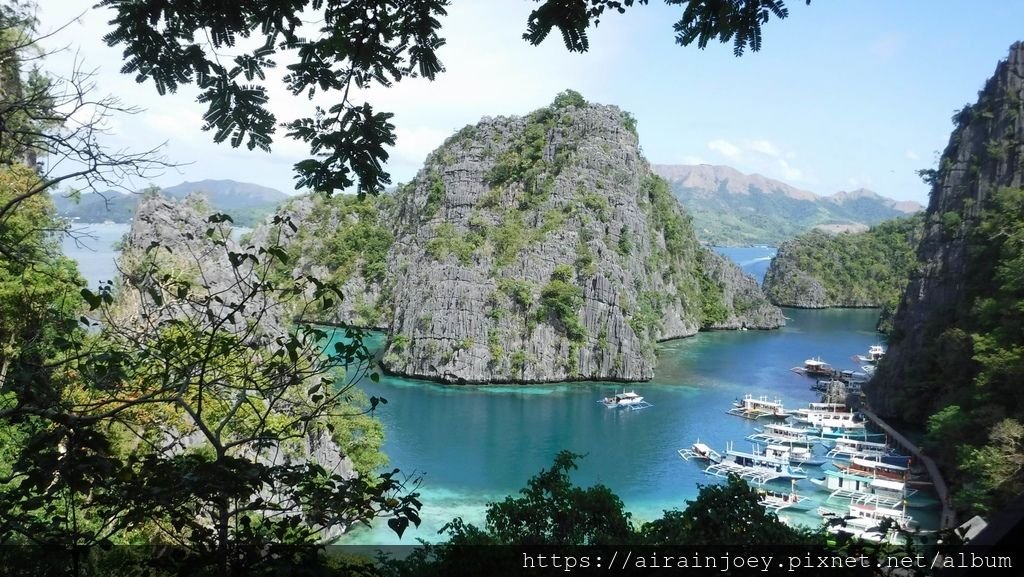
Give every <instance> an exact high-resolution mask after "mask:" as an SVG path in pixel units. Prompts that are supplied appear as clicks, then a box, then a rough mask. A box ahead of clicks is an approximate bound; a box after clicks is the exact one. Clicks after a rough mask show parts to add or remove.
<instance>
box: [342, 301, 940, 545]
mask: <svg viewBox="0 0 1024 577" xmlns="http://www.w3.org/2000/svg"><path fill="white" fill-rule="evenodd" d="M785 314H786V316H787V317H789V319H790V320H789V321H788V324H787V326H786V327H785V328H784V329H781V330H778V331H744V332H726V331H722V332H710V333H701V334H699V335H697V336H695V337H693V338H689V339H682V340H678V341H671V342H668V343H663V345H662V346H661V347H660V348H659V350H658V366H657V368H656V376H655V378H654V380H652V381H651V382H648V383H635V384H631V385H627V386H626V389H627V390H634V389H635V390H636V392H637V393H638V394H641V395H643V396H644V397H645V398H646V399H647V400H648V401H650V402H651V404H652V405H653V407H651V408H649V409H645V410H641V411H624V410H621V409H607V408H605V407H604V406H603V405H601V404H599V403H598V402H597V401H598V400H599V399H601V398H602V397H605V396H607V395H609V394H611V393H613V392H615V391H621V390H622V385H621V384H602V383H569V384H555V385H546V386H511V387H510V386H500V387H487V386H450V385H438V384H434V383H428V382H422V381H413V380H408V379H399V378H392V377H383V378H382V379H381V382H380V383H376V384H374V383H366V384H365V385H364V388H365V389H366V390H367V391H368V392H369V393H370V394H372V395H379V396H383V397H385V398H387V400H388V404H387V405H386V406H384V407H383V408H382V409H381V410H380V411H379V416H380V418H381V420H382V421H383V422H384V426H385V429H386V433H387V436H386V442H385V447H384V448H385V452H387V454H388V455H389V456H390V459H391V463H390V464H391V465H392V466H395V467H398V468H400V469H401V470H402V471H403V472H407V473H413V472H418V473H423V475H424V478H423V485H422V490H421V492H422V494H423V501H424V509H423V516H424V523H423V525H422V526H421V527H420V528H419V529H418V530H411V531H410V532H409V533H407V534H406V535H405V537H403V538H402V539H401V540H398V539H397V537H396V536H395V535H394V534H393V533H391V532H390V530H389V529H387V528H386V527H385V526H383V524H382V523H381V524H380V526H379V527H374V528H372V529H358V530H356V531H354V532H352V534H350V535H349V536H347V537H346V540H347V541H346V542H352V543H370V544H392V543H410V542H415V539H416V538H422V539H426V540H436V539H438V537H437V535H436V531H437V529H438V528H440V526H441V525H443V523H445V522H447V521H448V520H450V519H451V518H452V517H454V516H462V517H463V518H464V519H466V520H467V521H470V522H475V523H482V521H483V512H484V508H485V506H486V504H487V502H489V501H495V500H501V499H503V498H504V496H505V495H509V494H513V493H515V492H517V491H518V490H519V489H520V488H522V487H524V486H525V484H526V481H527V480H528V479H529V478H530V477H531V476H533V475H535V474H536V473H538V472H539V471H540V470H541V469H543V468H547V467H549V466H550V465H551V462H552V459H553V457H554V456H555V454H556V453H557V452H558V451H559V450H562V449H567V450H570V451H573V452H577V453H583V454H586V457H585V458H583V459H581V460H580V461H579V462H578V465H579V469H578V470H577V471H576V472H575V473H574V475H573V480H574V481H575V482H576V483H577V484H578V485H580V486H589V485H592V484H594V483H603V484H605V485H607V486H608V487H609V488H610V489H611V490H612V491H614V492H615V493H616V494H617V495H619V497H620V498H622V500H623V502H624V503H625V505H626V508H627V509H628V510H629V511H631V512H632V513H633V516H634V519H636V520H639V521H642V520H650V519H655V518H658V517H660V516H661V515H662V512H663V511H664V510H666V509H672V508H684V507H685V506H686V500H687V499H692V498H694V497H695V496H696V494H697V491H698V485H699V484H711V483H715V482H718V481H719V480H718V479H716V478H714V477H709V476H706V475H705V474H704V473H703V468H702V467H701V466H700V465H699V464H697V463H695V462H686V461H683V460H682V459H681V458H680V457H679V456H678V454H677V453H676V451H677V450H678V449H680V448H687V447H689V446H690V444H691V443H693V442H694V441H695V440H697V439H698V438H699V439H700V440H701V441H704V442H705V443H708V444H709V445H711V446H712V447H713V448H716V449H718V450H722V449H723V448H724V447H725V444H726V443H727V442H729V441H734V442H735V446H736V447H737V448H743V449H749V448H750V444H749V442H746V441H744V440H743V439H744V437H746V436H747V435H749V434H751V433H753V432H754V427H755V426H756V425H755V423H753V422H751V421H747V420H744V419H740V418H738V417H734V416H731V415H727V414H725V411H726V410H727V409H728V408H729V407H730V405H731V403H732V401H733V400H734V399H736V398H737V397H742V396H743V395H745V394H747V393H751V394H754V395H755V396H758V395H762V394H765V395H769V396H771V397H776V396H777V397H779V398H781V399H782V400H783V401H784V402H785V404H786V406H787V407H793V408H795V407H798V406H802V405H805V404H806V403H808V402H810V401H814V400H817V399H816V397H815V393H814V392H813V391H811V390H810V385H811V383H812V381H811V380H810V379H808V378H807V377H804V376H802V375H798V374H796V373H793V372H792V371H790V370H789V369H790V368H792V367H794V366H798V365H802V363H803V361H804V359H806V358H808V357H811V356H820V357H821V358H822V359H824V360H826V361H827V362H829V363H831V364H833V366H835V367H837V368H840V369H855V368H857V364H856V363H855V362H854V361H853V360H852V359H851V357H852V355H854V354H858V353H863V352H864V351H867V349H868V347H869V346H870V345H872V344H875V343H877V342H878V341H879V335H878V334H877V333H875V331H874V325H875V321H876V319H877V316H878V311H877V310H827V311H807V310H794V309H787V310H786V311H785ZM818 450H819V451H821V452H824V451H823V449H822V448H821V447H818ZM809 473H810V474H811V476H821V473H820V472H819V471H817V470H815V469H814V468H809ZM796 489H797V491H798V492H800V493H802V494H808V495H809V494H813V493H815V491H816V489H815V487H814V486H813V485H811V484H810V482H809V481H806V480H804V481H800V482H799V483H798V484H797V486H796ZM821 496H822V497H823V496H824V495H821ZM913 513H914V514H915V518H919V520H922V521H923V522H924V523H925V524H929V523H933V522H934V519H932V517H933V514H931V513H930V512H918V511H916V510H915V511H914V512H913ZM922 515H923V516H924V517H925V518H924V519H920V518H921V517H922ZM781 516H782V517H784V518H789V519H791V520H792V521H795V522H798V523H801V524H816V523H817V522H818V521H817V519H816V518H814V517H812V516H807V515H800V514H794V513H787V512H783V514H782V515H781Z"/></svg>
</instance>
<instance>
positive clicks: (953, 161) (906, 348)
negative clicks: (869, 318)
mask: <svg viewBox="0 0 1024 577" xmlns="http://www.w3.org/2000/svg"><path fill="white" fill-rule="evenodd" d="M958 116H960V118H959V119H958V120H959V122H958V126H957V128H956V129H954V131H953V133H952V135H951V136H950V140H949V144H948V145H947V147H946V149H945V151H944V152H943V154H942V158H941V161H940V170H939V172H938V178H937V180H936V181H935V183H934V185H933V187H932V192H931V197H930V202H929V204H928V211H927V228H926V231H925V237H924V239H923V240H922V242H921V244H920V247H919V249H918V262H919V266H918V268H917V271H916V272H915V274H914V275H913V276H912V277H911V280H910V283H909V285H908V286H907V289H906V291H905V293H904V295H903V299H902V301H901V303H900V306H899V308H898V310H897V311H896V314H895V317H894V319H893V327H894V328H893V332H894V334H898V335H899V338H898V339H897V340H896V342H893V343H892V344H891V346H890V348H889V350H888V353H887V355H886V359H885V361H884V362H883V363H882V365H881V366H880V369H879V373H878V375H877V376H876V378H875V379H874V382H873V386H872V387H871V389H870V391H869V392H870V396H871V400H872V402H873V403H874V404H875V406H876V409H877V411H878V412H879V413H881V414H882V415H883V416H887V415H892V414H895V413H897V412H898V411H899V407H897V406H894V405H893V403H892V402H891V401H892V393H893V391H895V390H897V389H898V388H899V387H900V386H902V384H903V383H904V382H905V381H906V380H907V379H912V378H914V375H908V374H906V370H905V369H906V368H907V367H908V366H910V365H912V364H913V362H914V361H918V360H921V359H923V358H924V352H925V350H926V347H927V346H928V344H929V342H930V341H931V340H932V339H934V338H935V337H936V336H937V335H939V334H940V333H941V332H942V331H943V330H945V328H947V327H949V326H952V325H953V324H954V323H957V322H958V320H959V318H960V317H959V315H960V312H961V310H962V305H963V304H964V298H965V285H966V282H967V280H968V279H967V275H968V274H969V265H970V262H969V259H968V257H967V251H966V248H967V239H966V236H965V234H964V231H965V230H966V229H967V227H969V226H970V225H971V224H972V223H976V222H977V219H978V218H979V215H980V213H981V211H982V210H984V209H985V208H987V207H989V206H990V205H991V203H990V200H991V198H992V195H993V194H994V193H995V191H997V190H998V189H999V188H1001V187H1020V186H1022V185H1024V171H1022V170H1021V166H1022V162H1024V155H1022V150H1021V146H1020V145H1019V138H1020V137H1019V135H1021V134H1024V43H1021V42H1017V43H1015V44H1014V45H1013V46H1012V47H1011V48H1010V53H1009V56H1008V58H1007V59H1006V60H1004V61H1002V62H1000V63H999V64H998V66H997V67H996V71H995V73H994V74H993V76H992V77H991V78H990V79H989V80H988V81H987V82H986V83H985V87H984V89H983V90H982V91H981V92H979V99H978V103H976V104H975V105H973V106H971V107H970V108H969V109H966V110H965V111H963V112H962V113H961V114H960V115H958ZM991 143H997V144H998V143H1018V144H1013V145H1011V146H1009V147H1008V149H1007V152H1006V154H1003V155H993V154H990V153H989V150H988V147H989V145H990V144H991ZM948 213H956V214H958V215H960V217H961V218H960V220H961V221H962V222H963V223H964V225H963V226H962V227H961V228H960V229H959V230H948V227H947V226H945V225H944V224H943V218H942V217H943V216H944V215H946V214H948Z"/></svg>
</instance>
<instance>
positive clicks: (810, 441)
mask: <svg viewBox="0 0 1024 577" xmlns="http://www.w3.org/2000/svg"><path fill="white" fill-rule="evenodd" d="M817 432H818V430H817V429H808V428H805V427H794V426H793V425H785V424H777V423H770V424H767V425H765V426H763V427H761V428H760V429H758V432H757V433H754V434H752V435H749V436H748V437H747V440H748V441H753V442H755V443H771V444H776V445H803V446H805V447H809V446H811V445H814V444H815V443H817V442H818V440H819V438H818V437H817V435H816V433H817Z"/></svg>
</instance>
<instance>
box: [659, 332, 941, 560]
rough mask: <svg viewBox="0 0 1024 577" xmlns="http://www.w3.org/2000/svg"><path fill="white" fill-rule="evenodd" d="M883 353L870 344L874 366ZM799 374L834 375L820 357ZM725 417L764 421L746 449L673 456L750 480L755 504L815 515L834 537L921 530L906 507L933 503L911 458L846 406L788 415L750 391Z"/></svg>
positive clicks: (890, 538) (700, 446) (701, 446)
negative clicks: (804, 486) (755, 494)
mask: <svg viewBox="0 0 1024 577" xmlns="http://www.w3.org/2000/svg"><path fill="white" fill-rule="evenodd" d="M876 349H877V350H876ZM882 355H884V351H883V350H882V349H881V347H871V351H870V352H869V356H870V357H871V358H872V359H873V361H872V362H877V360H878V359H880V358H881V356H882ZM866 362H867V361H866ZM805 369H808V370H802V371H798V372H802V373H804V374H807V375H808V376H813V377H816V376H819V375H821V374H825V372H826V371H828V375H829V376H830V378H836V375H837V373H836V372H835V371H834V370H833V369H832V368H831V367H830V366H829V365H828V364H827V363H824V362H822V361H821V360H820V359H812V360H809V361H808V362H807V363H806V364H805ZM727 412H728V413H729V414H731V415H736V416H739V417H742V418H746V419H752V420H756V421H759V422H762V423H763V424H762V425H761V426H760V427H757V428H756V429H755V430H756V432H754V433H752V434H751V435H749V436H747V437H746V440H747V441H749V442H750V443H751V449H750V450H749V451H743V450H739V449H736V448H735V447H734V446H733V443H728V444H727V445H726V447H725V450H724V451H722V452H718V451H716V450H714V449H713V448H711V447H710V446H708V445H707V444H706V443H702V442H700V441H699V440H698V441H697V442H695V443H693V445H691V446H690V447H689V448H686V449H680V450H679V451H678V453H679V455H680V457H682V458H683V459H685V460H687V461H690V460H696V461H702V462H704V463H706V465H705V469H704V472H705V473H706V474H708V475H712V476H716V477H727V476H730V475H736V476H738V477H740V478H742V479H745V480H746V481H748V482H750V483H751V484H753V485H754V486H755V487H757V489H758V492H759V494H760V495H761V504H762V505H763V506H764V507H766V508H768V509H770V510H772V511H775V512H778V511H781V510H783V509H793V510H798V511H803V512H807V513H810V514H816V515H818V516H819V517H820V518H821V519H823V520H825V521H828V522H829V524H830V529H829V530H830V531H832V532H836V533H840V532H841V533H847V534H851V535H854V536H856V537H859V538H862V539H868V540H872V541H886V542H897V541H898V540H900V538H901V537H900V533H901V532H905V531H912V530H916V529H918V528H919V527H918V526H917V523H916V522H915V521H914V519H913V518H912V517H911V516H910V515H909V514H907V508H908V507H910V508H913V507H930V506H933V505H935V504H937V501H935V500H934V499H929V498H926V497H922V496H920V495H918V491H917V490H916V489H915V488H913V486H914V485H918V484H926V482H925V481H920V480H918V478H917V475H916V474H915V469H914V467H913V465H914V463H912V462H911V459H910V457H907V456H905V455H901V454H899V453H898V452H897V450H896V449H895V448H894V447H892V446H891V445H889V444H888V443H887V442H886V438H885V434H884V433H877V432H873V431H871V430H870V429H869V428H868V426H867V424H866V423H865V422H864V420H863V419H862V418H861V416H860V414H859V413H857V412H855V411H853V410H851V409H850V408H849V407H848V405H847V404H846V403H832V402H817V403H809V404H808V405H807V406H806V407H802V408H798V409H795V410H788V409H786V408H785V406H784V405H783V402H782V401H781V400H780V399H777V398H769V397H767V396H757V397H755V396H754V395H749V394H748V395H746V396H744V397H743V398H742V399H736V401H735V403H734V404H733V406H732V407H731V408H730V409H729V410H728V411H727ZM779 482H784V483H786V484H788V485H789V487H788V488H787V489H784V488H782V486H780V485H778V483H779ZM803 482H806V483H807V484H808V485H809V487H808V488H807V491H806V492H804V493H801V492H798V484H800V483H803ZM887 519H888V520H889V521H886V520H887Z"/></svg>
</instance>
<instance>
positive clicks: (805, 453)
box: [764, 445, 825, 470]
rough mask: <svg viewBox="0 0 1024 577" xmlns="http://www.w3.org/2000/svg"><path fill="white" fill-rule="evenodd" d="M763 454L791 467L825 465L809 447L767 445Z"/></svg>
mask: <svg viewBox="0 0 1024 577" xmlns="http://www.w3.org/2000/svg"><path fill="white" fill-rule="evenodd" d="M764 452H765V454H766V455H771V456H776V457H779V458H781V459H786V460H788V461H789V464H790V465H792V466H793V467H820V466H822V465H824V464H825V459H822V458H820V457H816V456H814V451H812V450H811V449H810V448H809V447H801V446H799V445H768V446H767V447H765V449H764ZM794 470H796V469H794ZM801 470H802V469H801Z"/></svg>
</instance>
